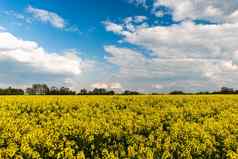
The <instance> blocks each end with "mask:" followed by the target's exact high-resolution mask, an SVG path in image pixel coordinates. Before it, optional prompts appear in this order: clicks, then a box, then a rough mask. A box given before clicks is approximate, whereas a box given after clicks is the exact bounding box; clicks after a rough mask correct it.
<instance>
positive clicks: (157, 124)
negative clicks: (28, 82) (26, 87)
mask: <svg viewBox="0 0 238 159" xmlns="http://www.w3.org/2000/svg"><path fill="white" fill-rule="evenodd" d="M0 158H67V159H70V158H78V159H84V158H110V159H115V158H135V159H136V158H138V159H153V158H156V159H157V158H158V159H160V158H161V159H189V158H199V159H202V158H210V159H216V158H217V159H219V158H234V159H235V158H238V96H235V95H226V96H225V95H224V96H222V95H214V96H212V95H211V96H167V95H164V96H149V95H148V96H2V97H0Z"/></svg>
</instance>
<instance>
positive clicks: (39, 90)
mask: <svg viewBox="0 0 238 159" xmlns="http://www.w3.org/2000/svg"><path fill="white" fill-rule="evenodd" d="M143 94H144V93H141V92H137V91H130V90H125V91H124V92H121V93H117V92H115V91H113V90H107V89H104V88H94V89H93V90H87V89H81V90H80V92H76V91H73V90H71V89H70V88H67V87H60V88H57V87H55V86H53V87H48V86H47V85H46V84H33V85H32V87H31V88H27V89H25V90H24V89H17V88H12V87H8V88H5V89H3V88H0V95H143ZM151 94H152V95H159V94H165V93H151ZM166 94H170V95H190V94H238V90H235V89H233V88H228V87H222V88H221V89H220V90H219V91H214V92H196V93H187V92H183V91H178V90H176V91H172V92H170V93H166Z"/></svg>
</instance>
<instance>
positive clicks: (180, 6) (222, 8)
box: [154, 0, 238, 23]
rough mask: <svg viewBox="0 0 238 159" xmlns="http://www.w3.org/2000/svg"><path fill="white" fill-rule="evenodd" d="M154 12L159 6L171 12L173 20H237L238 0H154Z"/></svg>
mask: <svg viewBox="0 0 238 159" xmlns="http://www.w3.org/2000/svg"><path fill="white" fill-rule="evenodd" d="M154 2H155V3H154V8H155V13H156V10H157V8H158V7H159V6H161V5H162V6H166V7H168V8H170V9H171V10H172V12H173V16H174V18H175V20H178V21H180V20H185V19H207V20H211V21H213V22H218V23H221V22H233V21H234V20H235V19H236V20H235V21H236V22H237V11H238V1H236V0H227V1H225V2H224V1H221V0H154Z"/></svg>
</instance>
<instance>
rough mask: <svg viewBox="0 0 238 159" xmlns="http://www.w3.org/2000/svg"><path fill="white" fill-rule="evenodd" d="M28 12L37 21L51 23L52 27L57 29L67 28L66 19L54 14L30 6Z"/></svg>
mask: <svg viewBox="0 0 238 159" xmlns="http://www.w3.org/2000/svg"><path fill="white" fill-rule="evenodd" d="M27 11H28V12H29V13H31V14H32V15H33V16H34V17H35V18H36V19H38V20H40V21H42V22H45V23H50V24H51V25H52V26H54V27H56V28H61V29H62V28H64V27H65V21H64V19H63V18H62V17H60V16H59V15H58V14H56V13H54V12H50V11H47V10H44V9H38V8H34V7H32V6H28V7H27Z"/></svg>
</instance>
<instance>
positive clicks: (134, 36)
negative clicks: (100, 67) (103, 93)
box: [105, 0, 238, 90]
mask: <svg viewBox="0 0 238 159" xmlns="http://www.w3.org/2000/svg"><path fill="white" fill-rule="evenodd" d="M172 2H174V3H172ZM177 2H180V1H173V0H171V1H163V0H161V1H159V0H158V1H157V3H159V5H166V6H168V7H170V8H172V9H173V14H174V17H175V18H176V20H181V19H183V20H184V21H183V22H181V23H179V24H173V25H171V26H168V27H165V26H149V25H147V26H143V27H140V25H136V24H133V23H130V20H131V18H130V17H129V18H128V19H127V20H126V21H124V22H122V23H113V22H111V23H112V24H111V25H117V27H121V28H122V29H120V30H117V31H116V32H114V31H112V32H114V33H116V34H117V35H120V36H121V37H122V39H123V41H124V42H127V43H129V44H132V46H134V49H131V48H130V49H129V48H122V47H117V46H105V51H106V52H107V53H108V57H107V58H106V59H107V60H108V62H110V63H112V64H114V65H116V66H118V67H119V74H120V75H118V77H119V78H124V79H127V80H130V81H140V83H141V86H142V85H143V86H142V87H147V88H148V84H147V83H157V84H155V85H153V86H152V87H153V88H157V87H156V86H158V85H159V86H163V87H159V89H167V88H169V87H170V88H173V89H176V88H179V89H186V88H187V90H189V88H194V89H195V90H197V89H198V88H203V89H208V88H213V89H214V88H218V87H220V86H222V85H228V86H232V87H233V86H234V85H235V84H236V81H237V79H238V73H237V72H238V59H237V58H238V47H237V44H236V41H237V40H238V31H237V30H238V21H237V18H236V16H237V15H238V12H237V11H236V4H235V2H234V3H233V5H234V6H232V5H231V2H230V1H229V3H228V4H227V6H226V7H228V8H226V7H224V6H219V5H218V4H220V3H219V2H220V1H214V3H209V4H210V5H212V6H213V7H215V6H216V7H217V8H218V9H219V10H220V12H222V14H220V15H218V14H215V13H216V12H215V11H214V12H213V13H212V11H210V13H209V14H208V13H205V12H204V13H202V15H201V14H197V13H194V14H193V13H189V12H187V13H186V14H184V15H183V14H182V13H176V12H178V11H176V7H178V6H179V5H181V6H184V5H185V4H184V5H183V3H185V2H188V1H181V3H177ZM193 2H194V1H189V2H188V3H191V4H190V5H192V6H193V5H194V3H193ZM199 2H201V3H202V2H203V3H205V1H199ZM206 2H208V1H206ZM173 4H178V5H177V6H176V5H174V7H175V8H173V6H172V5H173ZM205 4H207V3H205ZM222 4H224V3H222ZM170 5H171V6H170ZM190 5H188V6H190ZM155 6H156V5H155ZM185 6H186V5H185ZM205 6H206V5H205ZM182 8H183V7H182ZM185 8H186V7H185ZM210 9H211V7H210ZM226 9H227V10H229V9H230V10H229V11H226ZM201 10H202V11H203V9H201ZM192 11H194V12H196V9H195V10H192ZM197 12H198V11H197ZM176 14H177V15H176ZM193 15H194V16H193ZM200 18H201V19H203V18H205V19H207V20H214V21H216V22H218V21H219V22H221V23H219V24H213V25H211V24H203V25H202V24H195V23H194V22H193V21H192V20H193V19H200ZM185 19H186V20H185ZM189 19H191V20H189ZM127 22H128V23H127ZM126 24H127V25H126ZM128 24H130V25H132V26H130V27H127V26H128ZM106 27H107V26H106ZM131 28H133V29H131ZM135 48H137V49H135ZM138 48H143V49H142V50H141V49H139V50H138ZM124 79H122V80H124ZM150 86H151V85H150ZM175 86H176V87H175Z"/></svg>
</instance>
